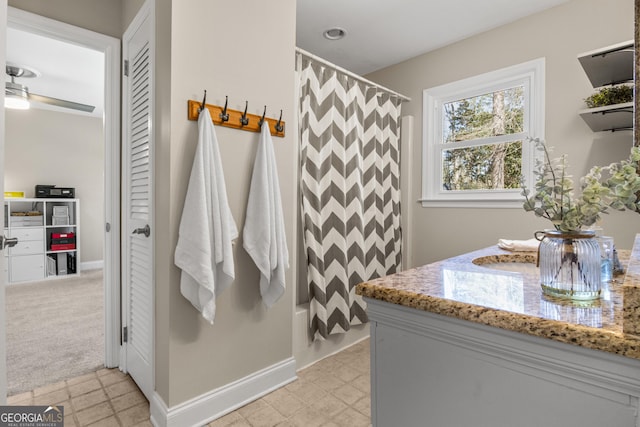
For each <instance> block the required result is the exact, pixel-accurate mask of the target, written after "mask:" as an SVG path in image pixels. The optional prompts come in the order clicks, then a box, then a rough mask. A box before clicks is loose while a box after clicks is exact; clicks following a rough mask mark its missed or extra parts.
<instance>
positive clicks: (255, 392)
mask: <svg viewBox="0 0 640 427" xmlns="http://www.w3.org/2000/svg"><path fill="white" fill-rule="evenodd" d="M296 378H297V377H296V363H295V360H294V359H293V358H289V359H285V360H283V361H282V362H279V363H276V364H275V365H272V366H269V367H267V368H265V369H262V370H260V371H258V372H255V373H253V374H251V375H249V376H247V377H244V378H242V379H239V380H238V381H235V382H232V383H230V384H227V385H225V386H223V387H220V388H218V389H215V390H211V391H210V392H207V393H205V394H202V395H200V396H197V397H195V398H193V399H191V400H188V401H186V402H183V403H180V404H178V405H176V406H172V407H171V408H168V407H167V405H166V404H165V402H164V401H163V400H162V398H161V397H160V396H159V395H158V393H155V392H154V394H153V397H152V399H151V402H150V406H151V423H152V424H153V425H154V426H155V427H186V426H202V425H205V424H207V423H209V422H211V421H213V420H215V419H217V418H220V417H222V416H223V415H226V414H228V413H229V412H232V411H234V410H236V409H238V408H240V407H241V406H244V405H246V404H247V403H249V402H252V401H254V400H256V399H258V398H260V397H262V396H264V395H265V394H268V393H271V392H272V391H274V390H276V389H278V388H280V387H282V386H284V385H286V384H289V383H290V382H292V381H294V380H295V379H296Z"/></svg>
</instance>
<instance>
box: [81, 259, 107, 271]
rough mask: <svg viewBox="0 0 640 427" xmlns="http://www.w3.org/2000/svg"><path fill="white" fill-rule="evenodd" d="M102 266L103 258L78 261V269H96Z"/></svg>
mask: <svg viewBox="0 0 640 427" xmlns="http://www.w3.org/2000/svg"><path fill="white" fill-rule="evenodd" d="M103 267H104V261H103V260H99V261H86V262H81V263H80V271H85V270H97V269H98V268H103Z"/></svg>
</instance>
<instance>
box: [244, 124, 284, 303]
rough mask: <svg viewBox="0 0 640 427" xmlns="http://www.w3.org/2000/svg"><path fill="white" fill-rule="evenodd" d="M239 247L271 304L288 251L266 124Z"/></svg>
mask: <svg viewBox="0 0 640 427" xmlns="http://www.w3.org/2000/svg"><path fill="white" fill-rule="evenodd" d="M242 237H243V241H244V243H243V247H244V249H245V250H246V251H247V253H248V254H249V255H250V256H251V259H252V260H253V262H254V263H255V264H256V266H257V267H258V270H260V295H262V301H263V302H264V304H265V305H266V306H267V307H271V306H272V305H273V304H274V303H275V302H276V301H277V300H278V299H279V298H280V297H281V296H282V294H283V293H284V290H285V277H284V273H285V269H286V268H289V252H288V250H287V240H286V236H285V229H284V216H283V214H282V203H281V200H280V185H279V184H278V169H277V167H276V157H275V154H274V152H273V142H272V141H271V132H270V131H269V124H268V123H267V122H266V121H265V122H264V123H263V124H262V131H261V133H260V141H259V143H258V151H257V153H256V160H255V163H254V165H253V175H252V176H251V188H250V190H249V201H248V203H247V215H246V219H245V223H244V230H243V234H242Z"/></svg>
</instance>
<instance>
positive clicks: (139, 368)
mask: <svg viewBox="0 0 640 427" xmlns="http://www.w3.org/2000/svg"><path fill="white" fill-rule="evenodd" d="M149 3H150V2H149V1H147V2H146V3H145V5H144V6H143V7H142V9H141V10H140V12H138V15H137V16H136V18H135V19H134V20H133V22H132V23H131V25H130V26H129V28H128V29H127V31H126V32H125V33H124V36H123V40H122V43H123V58H124V66H123V80H122V82H123V83H122V87H123V93H122V99H123V148H122V165H123V187H122V207H123V210H122V223H123V224H122V242H123V253H122V261H123V262H122V265H123V269H122V284H123V293H122V309H123V310H122V312H123V319H122V324H123V331H122V341H123V345H122V348H123V353H124V354H123V356H124V357H122V359H121V360H122V361H124V366H122V367H123V368H124V370H125V371H126V372H128V373H129V374H130V375H131V377H132V378H133V379H134V381H135V382H136V384H138V386H139V387H140V389H141V390H142V392H143V393H144V394H145V395H146V396H147V398H148V399H149V400H150V399H151V397H152V396H151V395H152V392H153V389H154V385H153V336H154V328H153V325H154V319H153V307H154V291H153V283H154V280H153V271H154V262H153V260H154V257H153V240H154V239H153V231H154V230H153V199H152V195H153V161H152V156H153V132H152V128H151V125H152V123H153V121H152V120H151V119H152V111H153V102H152V100H151V97H152V94H153V80H152V76H153V46H152V44H151V40H152V37H151V36H152V31H153V17H152V14H151V10H150V7H149Z"/></svg>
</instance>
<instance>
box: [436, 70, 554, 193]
mask: <svg viewBox="0 0 640 427" xmlns="http://www.w3.org/2000/svg"><path fill="white" fill-rule="evenodd" d="M543 75H544V61H543V60H536V61H532V62H531V63H526V64H522V65H519V66H515V67H511V68H509V69H503V70H499V71H497V72H492V73H488V74H487V75H482V76H478V77H474V78H471V79H466V80H463V81H459V82H454V83H452V84H448V85H443V86H440V87H437V88H432V89H427V90H426V91H425V100H424V102H425V108H424V110H425V118H424V123H425V135H424V147H425V150H424V151H425V153H426V155H427V158H426V159H424V164H423V202H429V201H444V200H451V201H470V200H480V201H488V200H495V201H509V200H519V199H520V198H521V196H520V194H519V193H520V187H521V177H523V176H525V181H527V180H528V179H529V178H528V175H530V171H531V170H532V159H533V153H532V150H531V149H530V148H531V147H529V146H528V143H526V142H525V141H526V140H527V137H528V136H532V135H541V134H542V126H541V123H542V117H543V113H542V104H541V103H542V98H543V94H544V89H543V82H544V78H543Z"/></svg>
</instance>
